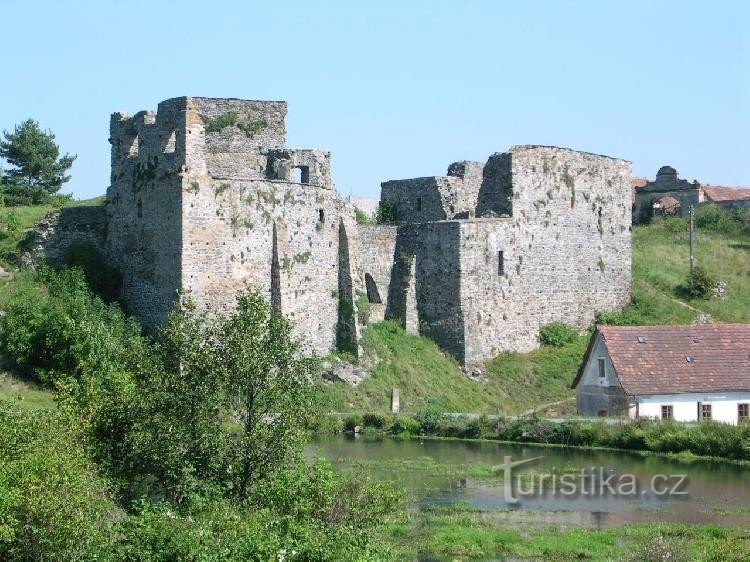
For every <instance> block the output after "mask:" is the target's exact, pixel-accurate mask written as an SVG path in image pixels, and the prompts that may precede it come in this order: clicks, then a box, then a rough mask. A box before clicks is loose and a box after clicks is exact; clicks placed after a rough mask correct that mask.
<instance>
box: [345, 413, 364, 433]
mask: <svg viewBox="0 0 750 562" xmlns="http://www.w3.org/2000/svg"><path fill="white" fill-rule="evenodd" d="M357 426H359V427H362V416H360V415H359V414H354V415H351V416H347V417H346V419H345V420H344V431H354V428H355V427H357Z"/></svg>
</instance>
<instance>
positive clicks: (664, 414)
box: [661, 404, 674, 420]
mask: <svg viewBox="0 0 750 562" xmlns="http://www.w3.org/2000/svg"><path fill="white" fill-rule="evenodd" d="M673 418H674V410H673V406H672V405H671V404H669V405H665V406H662V407H661V419H663V420H671V419H673Z"/></svg>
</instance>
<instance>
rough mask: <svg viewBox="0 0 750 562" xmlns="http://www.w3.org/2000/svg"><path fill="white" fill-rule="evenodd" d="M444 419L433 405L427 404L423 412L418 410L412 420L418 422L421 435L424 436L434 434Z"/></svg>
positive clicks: (440, 411) (442, 414)
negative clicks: (424, 434) (423, 434)
mask: <svg viewBox="0 0 750 562" xmlns="http://www.w3.org/2000/svg"><path fill="white" fill-rule="evenodd" d="M444 418H445V414H444V413H443V412H442V410H441V409H439V408H438V407H437V406H435V405H434V404H428V405H427V407H426V408H425V409H424V410H420V411H419V412H417V413H416V414H415V415H414V419H416V420H417V421H418V422H419V426H420V427H421V429H422V433H426V434H434V433H436V432H437V431H438V430H439V429H440V423H441V422H442V421H443V419H444Z"/></svg>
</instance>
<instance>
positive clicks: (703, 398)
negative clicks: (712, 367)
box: [638, 392, 750, 425]
mask: <svg viewBox="0 0 750 562" xmlns="http://www.w3.org/2000/svg"><path fill="white" fill-rule="evenodd" d="M638 402H639V405H638V414H639V416H640V417H642V418H661V407H662V406H672V415H673V418H674V419H675V420H676V421H685V422H688V421H697V419H698V402H701V403H703V404H711V419H712V420H714V421H717V422H722V423H729V424H733V425H736V424H737V405H738V404H743V403H744V404H748V403H750V392H724V393H718V394H697V393H696V394H671V395H670V394H667V395H654V396H642V397H640V398H639V400H638Z"/></svg>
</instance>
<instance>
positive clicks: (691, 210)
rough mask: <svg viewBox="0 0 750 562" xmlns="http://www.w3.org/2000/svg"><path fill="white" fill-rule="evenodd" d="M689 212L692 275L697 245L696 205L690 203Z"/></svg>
mask: <svg viewBox="0 0 750 562" xmlns="http://www.w3.org/2000/svg"><path fill="white" fill-rule="evenodd" d="M688 213H689V214H690V275H692V274H693V266H694V265H695V254H694V253H693V247H694V245H695V225H694V224H693V215H695V206H694V205H690V208H689V210H688Z"/></svg>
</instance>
